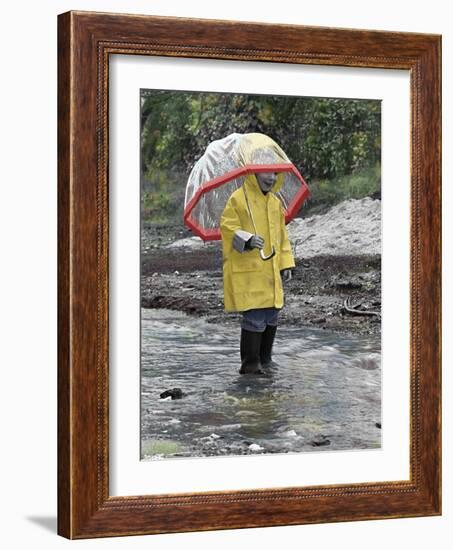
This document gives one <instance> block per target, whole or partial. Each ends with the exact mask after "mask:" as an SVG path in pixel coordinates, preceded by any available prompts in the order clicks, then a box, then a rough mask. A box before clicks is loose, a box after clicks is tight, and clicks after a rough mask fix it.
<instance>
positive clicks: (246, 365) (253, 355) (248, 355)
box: [239, 329, 265, 374]
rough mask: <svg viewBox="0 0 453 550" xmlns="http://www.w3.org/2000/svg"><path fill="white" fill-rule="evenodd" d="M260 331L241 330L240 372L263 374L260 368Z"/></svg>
mask: <svg viewBox="0 0 453 550" xmlns="http://www.w3.org/2000/svg"><path fill="white" fill-rule="evenodd" d="M262 335H263V333H262V332H252V331H250V330H245V329H242V330H241V368H240V370H239V372H240V374H265V373H264V371H263V369H262V368H261V362H260V345H261V337H262Z"/></svg>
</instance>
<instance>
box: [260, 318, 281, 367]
mask: <svg viewBox="0 0 453 550" xmlns="http://www.w3.org/2000/svg"><path fill="white" fill-rule="evenodd" d="M276 332H277V327H276V326H275V327H273V326H271V325H267V326H266V330H265V331H264V332H263V337H262V339H261V348H260V360H261V365H262V366H263V367H267V368H269V367H278V364H277V363H275V361H272V346H273V344H274V339H275V333H276Z"/></svg>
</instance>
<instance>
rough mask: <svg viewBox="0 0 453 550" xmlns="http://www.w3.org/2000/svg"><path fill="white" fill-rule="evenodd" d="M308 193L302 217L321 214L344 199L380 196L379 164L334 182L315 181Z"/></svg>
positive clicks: (328, 180)
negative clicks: (308, 197)
mask: <svg viewBox="0 0 453 550" xmlns="http://www.w3.org/2000/svg"><path fill="white" fill-rule="evenodd" d="M310 191H311V196H310V199H309V200H308V201H307V202H306V203H305V204H304V206H303V210H302V214H303V216H307V215H312V214H321V213H323V212H325V211H326V210H328V209H329V208H330V207H331V206H333V205H335V204H338V203H339V202H342V201H344V200H346V199H360V198H362V197H368V196H380V191H381V166H380V163H376V164H375V166H373V167H372V168H366V169H362V170H358V171H357V172H355V173H353V174H350V175H347V176H341V177H339V178H336V179H335V180H330V179H321V180H315V181H314V182H313V183H312V184H311V185H310Z"/></svg>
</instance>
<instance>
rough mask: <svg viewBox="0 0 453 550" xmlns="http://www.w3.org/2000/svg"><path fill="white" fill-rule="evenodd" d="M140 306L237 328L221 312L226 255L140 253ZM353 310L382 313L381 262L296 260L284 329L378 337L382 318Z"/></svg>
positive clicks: (210, 251)
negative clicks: (307, 328)
mask: <svg viewBox="0 0 453 550" xmlns="http://www.w3.org/2000/svg"><path fill="white" fill-rule="evenodd" d="M141 295H142V306H143V307H145V308H167V309H172V310H177V311H182V312H184V313H187V314H188V315H192V316H196V317H203V318H204V319H205V320H207V321H208V322H212V323H225V324H234V325H236V324H237V322H238V319H239V316H238V315H237V314H231V313H225V312H224V311H223V287H222V254H221V250H220V247H219V246H215V245H207V246H203V248H201V249H199V250H191V249H172V248H149V247H148V248H146V249H145V251H144V252H143V254H142V293H141ZM347 298H349V299H350V300H351V301H352V305H353V306H358V309H361V310H365V311H368V312H376V313H379V312H380V307H381V257H380V256H379V255H372V256H366V255H361V256H314V257H311V258H307V259H301V260H297V261H296V268H295V270H294V272H293V279H292V280H291V281H290V282H289V283H286V284H285V307H284V309H283V310H282V312H281V316H280V323H281V324H282V325H283V326H296V327H301V326H313V327H320V328H322V329H326V330H330V331H334V332H340V333H347V334H379V333H380V328H381V322H380V317H379V315H357V314H353V313H348V312H347V311H346V310H345V307H344V302H345V300H346V299H347Z"/></svg>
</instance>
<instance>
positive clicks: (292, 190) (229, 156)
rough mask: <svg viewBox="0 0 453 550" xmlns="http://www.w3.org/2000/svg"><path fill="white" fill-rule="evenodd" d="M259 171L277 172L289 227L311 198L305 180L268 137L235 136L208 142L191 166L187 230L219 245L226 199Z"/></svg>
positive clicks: (278, 186) (185, 215) (278, 191)
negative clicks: (249, 176)
mask: <svg viewBox="0 0 453 550" xmlns="http://www.w3.org/2000/svg"><path fill="white" fill-rule="evenodd" d="M257 172H274V173H277V182H276V184H275V189H277V191H276V192H275V195H276V196H277V197H278V198H279V199H280V201H281V203H282V206H283V208H284V211H285V222H286V223H289V222H290V221H291V220H292V219H293V218H294V217H295V215H296V214H297V212H298V211H299V209H300V207H301V206H302V204H303V202H304V201H305V200H306V199H307V197H308V196H309V194H310V192H309V190H308V187H307V184H306V183H305V181H304V179H303V177H302V176H301V174H300V173H299V171H298V170H297V168H296V167H295V166H294V164H293V163H292V162H291V161H290V160H289V159H288V157H287V156H286V154H285V153H284V151H283V150H282V149H281V147H280V146H279V145H277V143H275V141H274V140H273V139H271V138H270V137H268V136H266V135H264V134H258V133H250V134H236V133H235V134H230V135H229V136H227V137H225V138H223V139H219V140H216V141H213V142H211V143H210V144H209V145H208V147H207V148H206V151H205V153H204V154H203V156H202V157H201V158H200V159H199V160H198V161H197V162H196V163H195V165H194V167H193V169H192V171H191V173H190V175H189V178H188V180H187V185H186V195H185V201H184V223H185V224H186V226H187V227H189V228H190V229H191V230H192V231H193V232H194V233H195V234H196V235H198V236H199V237H201V238H202V239H203V240H204V241H212V240H219V239H220V238H221V235H220V227H219V225H220V218H221V215H222V212H223V210H224V208H225V205H226V203H227V201H228V199H229V197H230V195H231V194H232V193H233V192H234V191H236V189H238V188H239V187H241V185H242V184H243V183H244V180H245V178H246V177H247V175H248V174H254V173H257ZM250 216H251V219H252V223H253V225H254V220H253V217H252V215H251V212H250ZM263 259H264V258H263Z"/></svg>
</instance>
